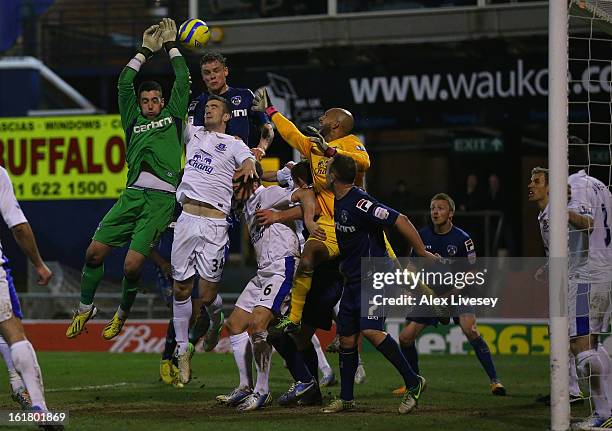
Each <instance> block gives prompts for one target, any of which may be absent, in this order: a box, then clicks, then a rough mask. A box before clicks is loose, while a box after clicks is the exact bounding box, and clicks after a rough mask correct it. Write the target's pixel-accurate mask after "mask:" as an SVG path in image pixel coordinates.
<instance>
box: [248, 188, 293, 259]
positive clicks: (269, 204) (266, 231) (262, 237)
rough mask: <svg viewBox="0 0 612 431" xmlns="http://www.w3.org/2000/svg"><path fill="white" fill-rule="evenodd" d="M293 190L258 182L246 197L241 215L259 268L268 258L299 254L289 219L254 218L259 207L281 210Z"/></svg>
mask: <svg viewBox="0 0 612 431" xmlns="http://www.w3.org/2000/svg"><path fill="white" fill-rule="evenodd" d="M294 191H295V190H289V189H284V188H282V187H279V186H270V187H263V186H260V187H258V188H257V190H255V192H254V193H253V194H252V195H251V197H250V198H249V199H248V200H247V201H246V204H245V206H244V212H243V215H244V218H245V220H246V222H247V227H248V229H249V237H250V238H251V244H253V248H255V254H256V255H257V266H258V267H259V268H265V267H266V266H268V265H270V264H271V263H272V262H274V261H276V260H279V259H283V258H285V257H288V256H294V257H299V256H300V243H299V241H298V237H297V235H296V233H295V224H294V223H293V222H289V223H288V224H283V223H274V224H272V225H270V226H260V225H258V224H257V220H256V219H255V213H256V212H257V211H259V210H262V209H272V210H276V211H282V210H285V209H287V208H289V206H290V204H291V195H293V192H294Z"/></svg>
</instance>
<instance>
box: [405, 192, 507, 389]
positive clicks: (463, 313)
mask: <svg viewBox="0 0 612 431" xmlns="http://www.w3.org/2000/svg"><path fill="white" fill-rule="evenodd" d="M454 214H455V202H454V201H453V199H452V198H451V197H450V196H449V195H447V194H446V193H438V194H437V195H435V196H434V197H433V198H431V202H430V216H431V221H432V224H433V228H431V227H429V226H427V227H424V228H422V229H421V230H419V235H420V236H421V238H422V239H423V242H424V243H425V248H426V249H427V250H428V251H430V252H432V253H434V254H436V255H439V256H441V257H442V258H443V261H442V263H443V264H444V265H452V266H455V268H454V270H456V269H457V268H456V266H457V265H468V266H471V265H473V264H474V263H475V262H476V251H475V248H474V242H473V241H472V238H470V235H469V234H468V233H466V232H465V231H463V230H461V229H459V228H458V227H457V226H455V225H453V221H452V220H453V215H454ZM413 254H414V253H413ZM457 259H458V260H457ZM464 270H468V271H469V268H465V269H464ZM443 271H444V270H443ZM430 287H431V288H432V289H433V290H434V291H435V292H436V293H437V294H439V295H440V294H442V295H443V294H444V293H446V292H447V291H450V290H452V288H453V287H454V286H451V287H443V286H430ZM451 309H452V314H453V315H454V316H459V318H458V319H457V317H454V318H453V320H454V321H455V323H458V324H459V325H460V326H461V329H462V330H463V333H464V334H465V336H466V337H467V339H468V341H469V342H470V344H471V345H472V347H473V348H474V351H475V352H476V356H477V357H478V360H479V361H480V363H481V365H482V367H483V368H484V370H485V372H486V373H487V375H488V376H489V379H490V382H491V392H492V393H493V395H506V389H505V388H504V386H503V385H502V383H501V382H500V381H499V379H498V378H497V373H496V371H495V365H494V364H493V358H492V357H491V352H490V350H489V346H488V345H487V342H486V341H485V340H484V339H483V338H482V337H481V336H480V333H479V332H478V329H477V327H476V315H475V314H474V309H473V308H472V307H469V306H453V307H452V308H451ZM437 324H438V318H436V317H412V316H411V317H409V318H408V319H407V325H406V326H405V327H404V329H403V330H402V332H401V333H400V345H401V346H402V352H403V353H404V356H405V357H406V359H408V362H410V366H411V367H412V368H413V369H414V370H415V372H416V373H418V372H419V371H418V370H419V359H418V353H417V350H416V346H415V340H416V338H417V336H418V334H419V333H420V332H421V331H422V330H423V329H424V328H425V327H426V326H427V325H434V326H436V325H437ZM404 390H405V389H403V388H399V389H396V390H395V391H394V392H395V393H402V392H403V391H404Z"/></svg>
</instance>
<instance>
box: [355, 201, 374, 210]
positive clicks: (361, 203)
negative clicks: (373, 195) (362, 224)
mask: <svg viewBox="0 0 612 431" xmlns="http://www.w3.org/2000/svg"><path fill="white" fill-rule="evenodd" d="M355 206H356V207H357V208H359V209H360V210H361V211H363V212H364V213H367V212H368V210H369V209H370V207H371V206H372V202H371V201H369V200H367V199H359V201H357V205H355Z"/></svg>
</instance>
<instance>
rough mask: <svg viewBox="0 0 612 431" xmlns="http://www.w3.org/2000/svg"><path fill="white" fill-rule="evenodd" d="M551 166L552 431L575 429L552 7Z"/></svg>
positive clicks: (563, 53) (563, 111) (563, 56)
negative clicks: (571, 403)
mask: <svg viewBox="0 0 612 431" xmlns="http://www.w3.org/2000/svg"><path fill="white" fill-rule="evenodd" d="M548 22H549V24H548V25H549V32H548V68H549V75H548V88H549V94H548V163H549V169H550V171H549V179H550V180H549V196H550V249H549V257H550V266H549V268H550V272H549V298H550V299H549V301H550V304H549V315H550V323H549V324H550V405H551V430H553V431H565V430H567V429H569V426H570V408H569V375H568V370H569V357H568V351H569V337H568V331H569V330H568V323H569V322H568V315H567V272H568V267H567V176H568V175H567V170H568V162H567V127H568V9H567V3H566V2H565V1H558V0H551V1H550V2H549V21H548Z"/></svg>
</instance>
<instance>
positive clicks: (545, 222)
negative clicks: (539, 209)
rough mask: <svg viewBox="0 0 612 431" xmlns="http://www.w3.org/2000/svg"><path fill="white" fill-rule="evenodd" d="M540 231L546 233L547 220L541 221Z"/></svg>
mask: <svg viewBox="0 0 612 431" xmlns="http://www.w3.org/2000/svg"><path fill="white" fill-rule="evenodd" d="M542 231H544V232H548V219H547V218H545V219H544V220H542Z"/></svg>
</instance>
